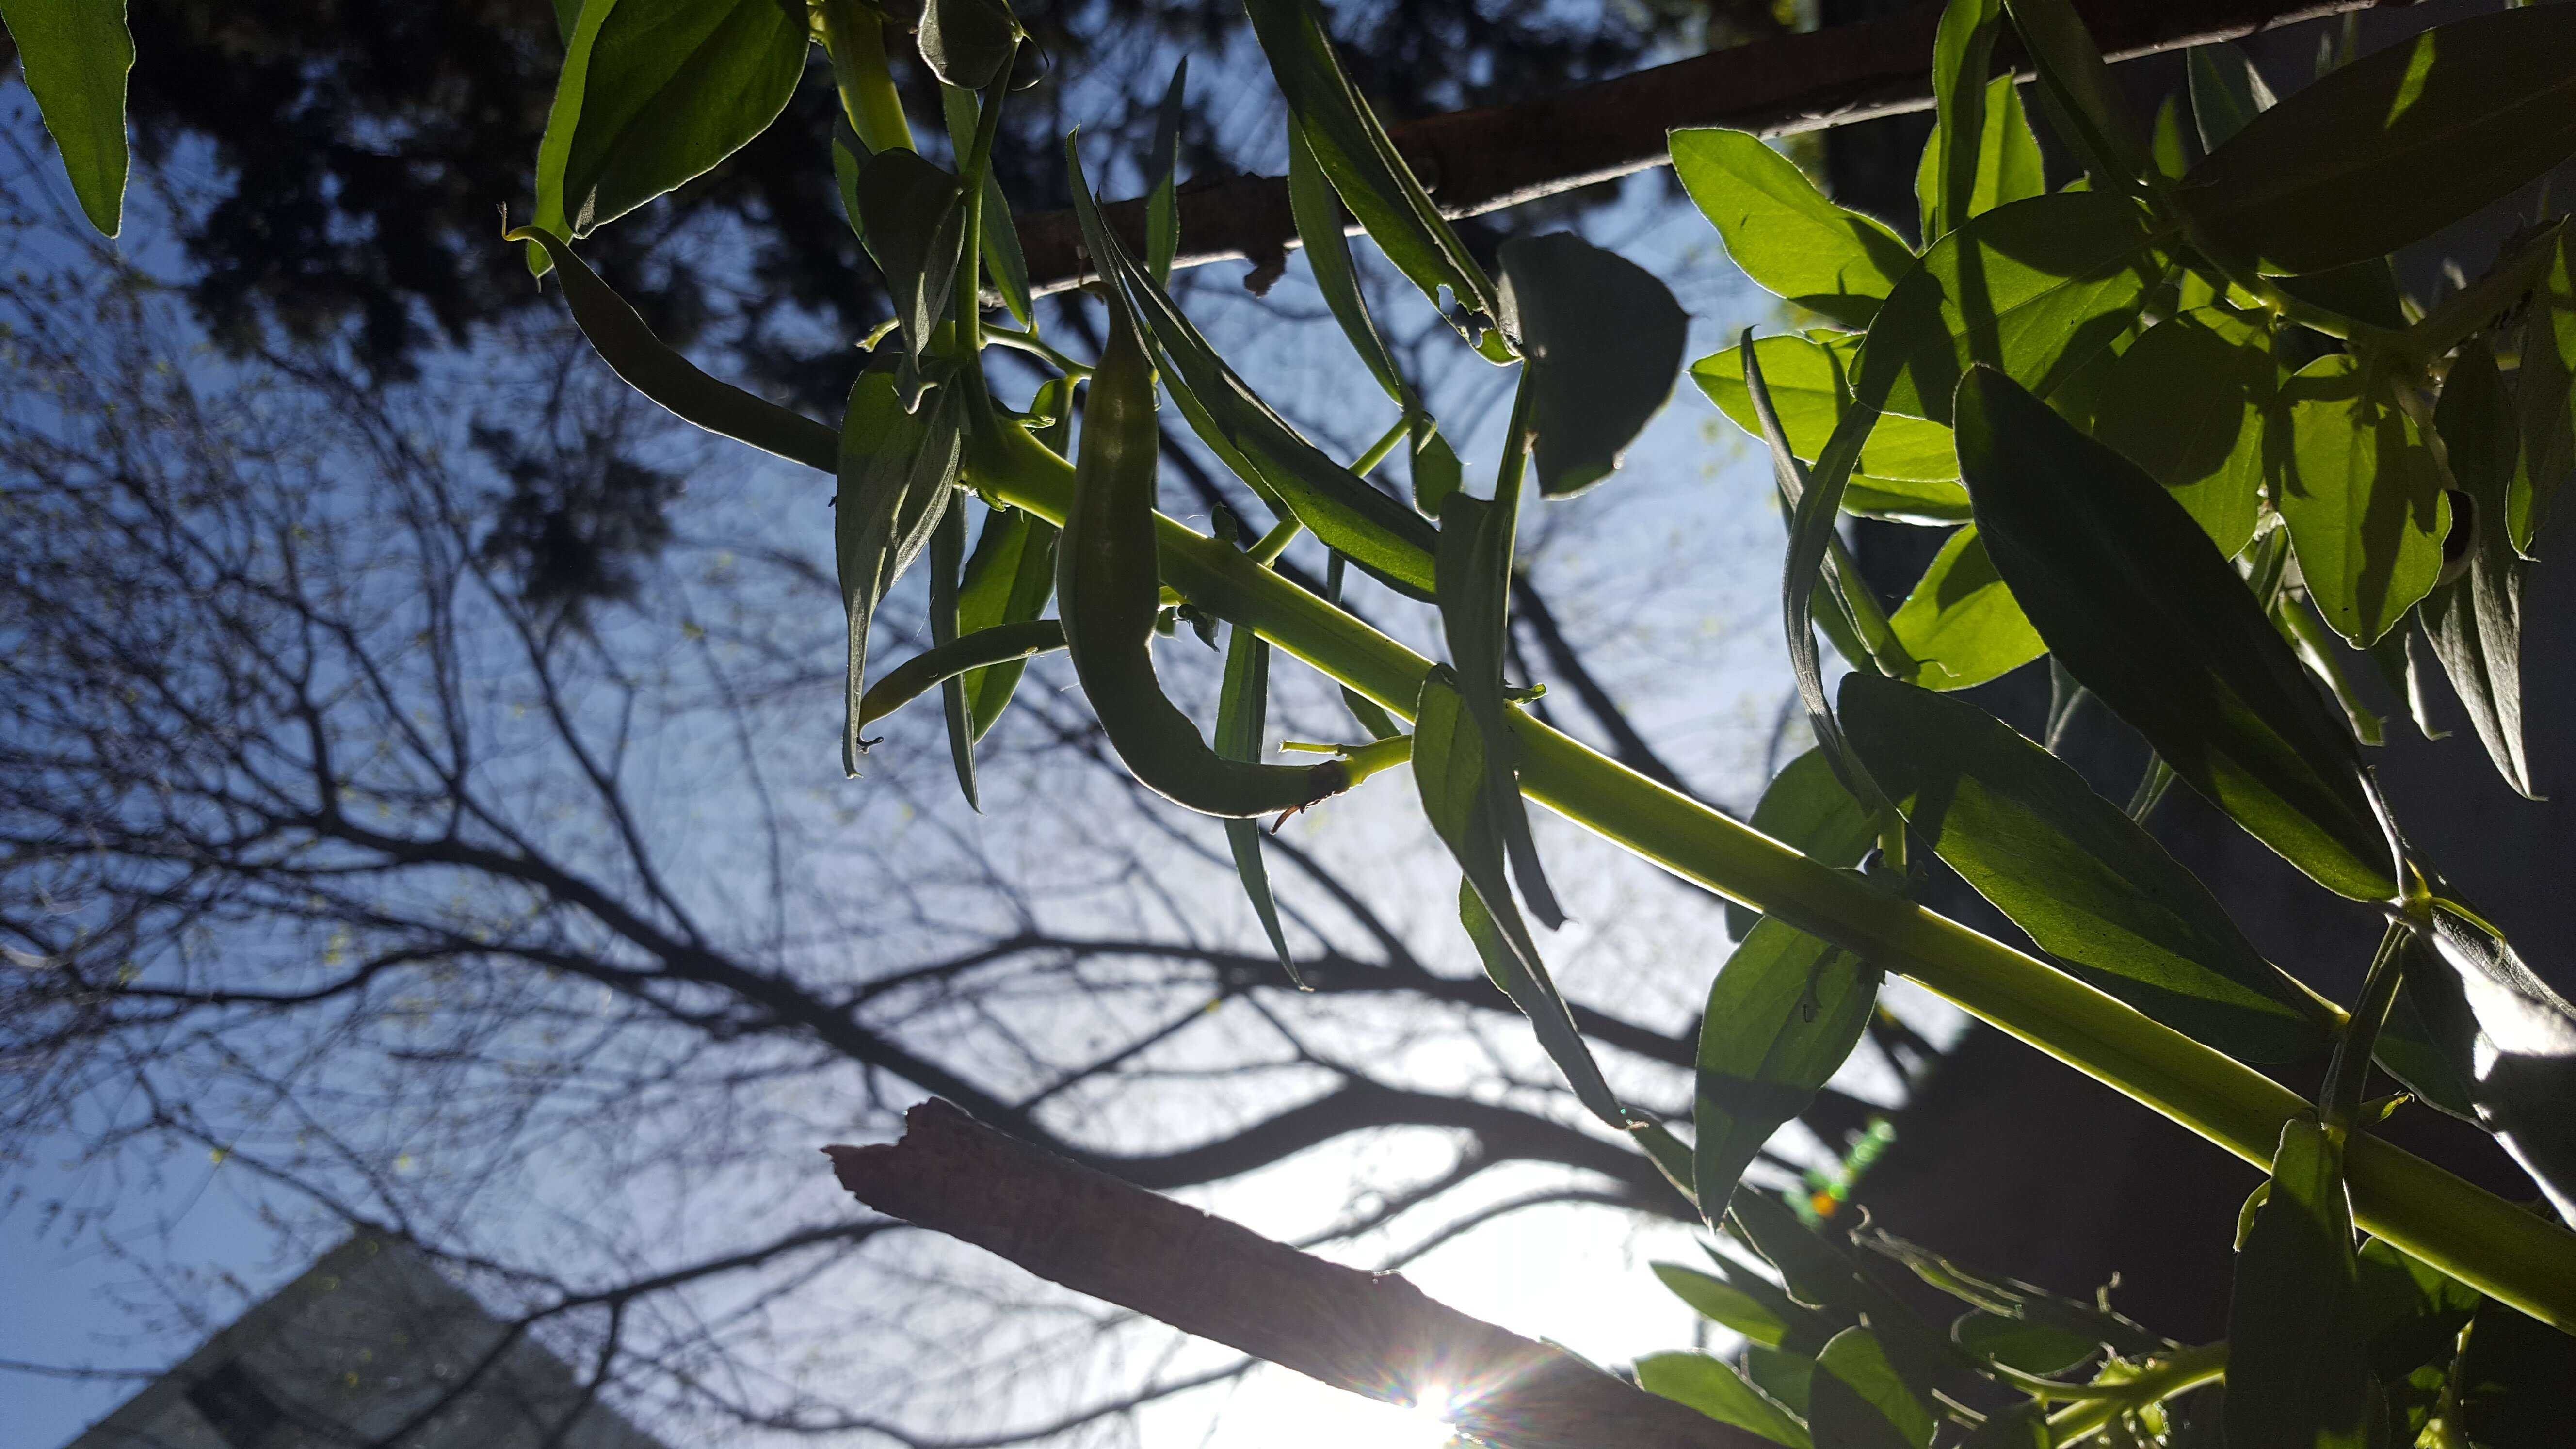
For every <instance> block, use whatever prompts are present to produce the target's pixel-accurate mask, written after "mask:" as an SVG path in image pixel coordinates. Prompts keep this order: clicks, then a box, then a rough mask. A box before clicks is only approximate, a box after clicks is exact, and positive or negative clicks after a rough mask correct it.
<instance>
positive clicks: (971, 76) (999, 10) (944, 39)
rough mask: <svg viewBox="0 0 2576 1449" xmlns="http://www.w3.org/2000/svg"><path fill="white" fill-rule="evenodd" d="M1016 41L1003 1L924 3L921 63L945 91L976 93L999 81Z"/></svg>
mask: <svg viewBox="0 0 2576 1449" xmlns="http://www.w3.org/2000/svg"><path fill="white" fill-rule="evenodd" d="M1019 36H1020V22H1019V21H1018V20H1017V19H1015V18H1013V16H1012V15H1011V7H1010V6H1009V5H1007V4H1005V3H1004V0H923V4H922V7H921V32H920V40H921V59H922V61H923V63H924V64H926V65H928V66H929V67H930V73H931V74H932V75H935V76H937V77H939V79H940V82H941V83H942V84H944V85H952V86H955V87H957V88H958V89H960V90H969V91H980V90H982V89H984V88H985V87H986V86H989V85H991V84H993V83H994V82H995V81H998V80H1000V79H1001V78H1002V74H1003V72H1004V71H1005V70H1007V69H1008V68H1009V66H1010V64H1011V52H1012V47H1013V43H1014V42H1015V41H1017V40H1018V39H1019Z"/></svg>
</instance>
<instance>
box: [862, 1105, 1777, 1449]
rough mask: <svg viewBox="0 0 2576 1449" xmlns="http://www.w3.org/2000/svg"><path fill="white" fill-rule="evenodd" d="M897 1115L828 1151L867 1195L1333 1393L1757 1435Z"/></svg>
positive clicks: (1108, 1184)
mask: <svg viewBox="0 0 2576 1449" xmlns="http://www.w3.org/2000/svg"><path fill="white" fill-rule="evenodd" d="M904 1125H905V1129H906V1130H905V1133H904V1137H903V1140H902V1141H901V1142H898V1143H895V1144H893V1145H890V1146H878V1147H829V1148H826V1149H824V1150H825V1151H826V1152H827V1153H829V1154H830V1155H831V1158H832V1166H833V1170H834V1171H835V1172H836V1173H837V1174H838V1175H839V1177H840V1179H841V1185H842V1186H844V1187H846V1188H848V1189H849V1190H850V1191H851V1192H852V1193H854V1194H856V1195H857V1197H858V1198H859V1200H860V1201H861V1202H864V1203H866V1204H868V1205H869V1206H870V1207H873V1208H875V1209H877V1210H878V1211H879V1212H883V1213H887V1214H890V1215H892V1216H895V1217H899V1218H903V1219H905V1220H906V1221H909V1222H912V1223H914V1224H917V1225H919V1226H921V1227H926V1228H932V1229H935V1230H937V1231H940V1232H944V1233H948V1234H950V1235H952V1236H954V1237H958V1238H962V1239H964V1240H965V1241H967V1242H970V1243H973V1244H975V1245H976V1246H978V1247H981V1248H985V1249H988V1250H990V1251H992V1252H994V1253H998V1254H1000V1255H1001V1256H1003V1257H1005V1258H1008V1259H1009V1260H1011V1261H1012V1262H1014V1263H1017V1264H1019V1265H1020V1266H1021V1267H1023V1268H1026V1269H1028V1270H1029V1271H1030V1272H1033V1273H1035V1274H1037V1275H1038V1276H1039V1277H1042V1278H1045V1279H1048V1280H1050V1281H1052V1282H1056V1283H1061V1284H1063V1285H1064V1286H1065V1287H1067V1288H1071V1289H1073V1290H1075V1291H1076V1292H1080V1293H1087V1294H1090V1295H1091V1296H1093V1297H1095V1298H1102V1299H1106V1300H1108V1301H1109V1302H1112V1303H1116V1304H1119V1305H1121V1306H1123V1307H1128V1308H1133V1309H1135V1310H1137V1311H1138V1312H1140V1313H1144V1314H1147V1315H1150V1316H1151V1317H1154V1318H1158V1319H1160V1320H1162V1321H1163V1322H1165V1323H1168V1324H1171V1325H1172V1326H1173V1327H1175V1328H1179V1329H1182V1330H1184V1331H1186V1332H1189V1333H1194V1334H1197V1335H1198V1336H1200V1337H1202V1338H1208V1339H1213V1340H1215V1341H1216V1342H1218V1343H1222V1344H1225V1345H1227V1346H1228V1347H1231V1348H1237V1349H1241V1350H1242V1351H1244V1352H1245V1353H1249V1354H1252V1355H1254V1356H1255V1357H1258V1358H1264V1359H1268V1360H1269V1361H1270V1362H1272V1363H1275V1364H1279V1365H1281V1366H1282V1367H1285V1368H1291V1369H1294V1370H1296V1371H1297V1372H1299V1373H1302V1374H1306V1375H1308V1376H1309V1377H1312V1378H1316V1379H1320V1380H1322V1381H1323V1382H1324V1383H1327V1384H1330V1385H1332V1386H1333V1387H1334V1388H1338V1389H1345V1390H1348V1391H1349V1392H1351V1393H1355V1394H1366V1395H1367V1396H1369V1397H1370V1398H1374V1399H1382V1400H1385V1401H1387V1402H1389V1403H1396V1404H1405V1405H1422V1406H1426V1407H1433V1408H1443V1407H1445V1411H1446V1413H1445V1417H1448V1418H1449V1419H1450V1421H1451V1422H1453V1423H1455V1424H1456V1425H1457V1426H1458V1427H1459V1428H1460V1430H1462V1431H1463V1432H1465V1433H1468V1434H1472V1435H1474V1436H1475V1437H1477V1438H1479V1439H1483V1440H1485V1441H1486V1442H1488V1443H1491V1444H1495V1445H1499V1446H1502V1449H1609V1446H1621V1449H1625V1446H1631V1445H1636V1446H1645V1445H1655V1446H1675V1449H1679V1446H1686V1445H1687V1446H1707V1449H1753V1446H1755V1445H1757V1444H1759V1443H1761V1442H1762V1441H1761V1440H1759V1439H1757V1438H1755V1437H1754V1436H1753V1435H1751V1434H1748V1433H1745V1432H1744V1431H1743V1430H1740V1429H1737V1428H1734V1427H1733V1426H1731V1425H1727V1424H1721V1423H1719V1422H1717V1421H1716V1420H1714V1419H1710V1418H1707V1417H1705V1416H1703V1415H1701V1414H1699V1413H1698V1412H1696V1411H1694V1410H1692V1409H1689V1408H1685V1407H1684V1406H1682V1405H1680V1404H1677V1403H1673V1402H1672V1401H1670V1400H1667V1399H1659V1398H1657V1397H1655V1396H1654V1395H1652V1394H1649V1393H1647V1392H1645V1391H1644V1390H1642V1389H1639V1388H1637V1387H1636V1386H1634V1385H1632V1384H1629V1383H1628V1382H1626V1381H1625V1380H1622V1379H1617V1378H1613V1377H1611V1376H1610V1375H1608V1374H1605V1373H1602V1372H1601V1371H1599V1370H1598V1369H1595V1368H1593V1367H1591V1366H1590V1365H1588V1364H1585V1363H1583V1362H1581V1361H1580V1360H1578V1359H1575V1358H1574V1357H1572V1356H1571V1355H1568V1354H1566V1353H1564V1352H1563V1351H1561V1350H1559V1349H1555V1348H1552V1347H1549V1346H1547V1345H1544V1344H1540V1343H1534V1342H1532V1341H1530V1340H1529V1339H1526V1338H1522V1337H1521V1336H1520V1335H1518V1334H1515V1333H1510V1332H1507V1331H1505V1330H1503V1329H1500V1328H1496V1327H1495V1326H1494V1325H1492V1324H1490V1323H1485V1322H1483V1321H1481V1320H1478V1319H1474V1318H1470V1317H1468V1316H1467V1315H1466V1314H1463V1313H1460V1312H1458V1311H1457V1310H1456V1309H1453V1308H1449V1307H1447V1306H1445V1305H1443V1304H1440V1303H1437V1302H1434V1301H1433V1300H1431V1299H1430V1298H1427V1297H1425V1296H1424V1295H1423V1293H1422V1291H1421V1290H1420V1289H1418V1288H1415V1287H1414V1286H1413V1285H1412V1284H1411V1283H1408V1282H1406V1281H1405V1280H1404V1279H1403V1278H1400V1277H1398V1276H1396V1275H1394V1274H1392V1273H1368V1272H1363V1271H1361V1270H1359V1269H1356V1268H1346V1267H1343V1266H1341V1265H1340V1264H1338V1263H1328V1262H1326V1261H1324V1260H1323V1259H1321V1258H1314V1257H1309V1256H1307V1255H1306V1254H1304V1253H1300V1252H1298V1251H1297V1250H1296V1249H1294V1248H1290V1247H1288V1246H1286V1245H1284V1244H1281V1243H1276V1242H1272V1241H1271V1240H1270V1239H1268V1238H1264V1237H1261V1236H1260V1235H1258V1234H1256V1233H1253V1232H1251V1231H1250V1230H1248V1229H1246V1228H1243V1227H1241V1226H1238V1225H1237V1224H1234V1223H1231V1222H1228V1221H1226V1220H1225V1219H1223V1218H1218V1217H1212V1216H1210V1215H1208V1214H1206V1213H1203V1212H1200V1211H1198V1210H1197V1209H1196V1208H1191V1207H1186V1206H1183V1205H1182V1204H1180V1203H1176V1202H1173V1201H1171V1200H1170V1199H1168V1198H1162V1197H1157V1196H1155V1195H1154V1194H1152V1193H1148V1192H1140V1191H1138V1190H1137V1189H1136V1188H1134V1187H1131V1186H1129V1185H1127V1184H1125V1183H1122V1182H1119V1181H1117V1180H1115V1179H1113V1178H1110V1177H1106V1176H1104V1175H1102V1174H1099V1173H1095V1172H1090V1171H1087V1170H1085V1169H1083V1168H1082V1167H1080V1166H1077V1165H1076V1164H1074V1163H1071V1162H1067V1161H1065V1160H1063V1159H1061V1158H1057V1157H1052V1156H1049V1155H1047V1154H1045V1153H1043V1152H1040V1151H1038V1150H1037V1149H1035V1148H1032V1147H1029V1146H1027V1145H1026V1144H1024V1143H1021V1142H1017V1141H1014V1140H1013V1139H1011V1138H1009V1137H1005V1136H1004V1135H1002V1134H1001V1133H999V1132H996V1131H994V1130H992V1129H991V1128H988V1127H984V1126H981V1125H979V1124H977V1123H976V1122H975V1121H974V1119H972V1118H970V1117H968V1116H967V1115H966V1114H965V1113H963V1112H960V1111H958V1110H957V1109H956V1108H954V1107H951V1106H949V1105H948V1104H946V1103H944V1102H939V1101H935V1100H934V1101H930V1102H925V1103H923V1104H922V1105H920V1106H917V1107H915V1108H913V1109H912V1110H911V1111H909V1112H907V1113H906V1114H905V1115H904Z"/></svg>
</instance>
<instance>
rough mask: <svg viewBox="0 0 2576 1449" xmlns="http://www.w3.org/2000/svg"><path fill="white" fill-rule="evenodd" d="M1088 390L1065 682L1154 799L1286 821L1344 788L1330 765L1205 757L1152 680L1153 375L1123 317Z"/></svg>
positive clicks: (1066, 608)
mask: <svg viewBox="0 0 2576 1449" xmlns="http://www.w3.org/2000/svg"><path fill="white" fill-rule="evenodd" d="M1110 310H1111V316H1110V329H1109V348H1108V351H1107V353H1106V354H1105V355H1103V356H1102V358H1101V360H1100V370H1099V371H1098V373H1096V374H1095V375H1094V376H1093V377H1092V380H1091V402H1090V407H1089V410H1088V411H1087V413H1086V414H1085V417H1084V422H1083V429H1082V444H1081V451H1080V454H1079V456H1078V457H1077V458H1076V460H1075V464H1074V472H1073V503H1072V506H1071V508H1070V509H1069V510H1068V511H1067V513H1066V515H1065V520H1064V536H1063V538H1062V539H1061V540H1059V542H1058V544H1057V549H1056V598H1057V601H1058V608H1059V609H1060V610H1061V612H1062V614H1063V616H1064V636H1065V643H1066V644H1067V645H1068V646H1070V648H1071V649H1072V651H1073V668H1074V673H1075V674H1076V675H1078V676H1080V678H1081V680H1082V690H1083V693H1084V694H1086V695H1088V696H1090V698H1091V707H1092V710H1093V711H1094V712H1095V713H1097V714H1098V715H1099V717H1100V727H1101V729H1102V730H1103V731H1105V732H1106V733H1107V734H1108V736H1109V743H1110V745H1111V746H1112V747H1113V748H1115V749H1116V750H1117V751H1118V757H1119V758H1120V759H1121V760H1124V761H1125V762H1126V764H1127V768H1128V769H1129V770H1131V771H1133V772H1134V773H1135V776H1136V778H1137V779H1138V780H1141V781H1143V782H1144V784H1145V785H1146V787H1147V788H1149V789H1151V790H1153V791H1154V792H1155V793H1156V794H1158V795H1161V796H1163V797H1164V798H1166V799H1168V800H1170V801H1172V802H1173V803H1174V804H1177V805H1181V806H1185V807H1187V808H1189V809H1192V810H1196V811H1199V812H1201V813H1203V814H1207V815H1221V816H1230V817H1237V818H1239V817H1242V816H1248V815H1266V814H1269V813H1271V812H1273V811H1286V810H1296V809H1300V808H1302V807H1304V806H1307V805H1311V804H1313V803H1315V802H1316V801H1318V800H1321V799H1323V798H1325V797H1326V796H1328V795H1338V794H1340V793H1341V792H1342V791H1343V790H1345V789H1347V788H1349V783H1350V771H1349V769H1348V767H1347V766H1345V765H1344V764H1343V762H1342V761H1340V760H1327V761H1324V762H1323V763H1321V764H1316V765H1255V764H1248V763H1245V762H1243V761H1240V760H1229V759H1226V758H1224V757H1223V756H1221V755H1219V754H1217V752H1216V751H1214V750H1212V749H1210V748H1208V744H1207V741H1206V740H1205V739H1203V738H1201V737H1200V735H1199V729H1198V726H1197V725H1195V724H1193V723H1191V722H1190V717H1189V716H1188V715H1185V714H1183V713H1181V711H1180V709H1179V707H1178V706H1176V705H1174V704H1173V703H1172V701H1171V700H1170V699H1169V698H1168V697H1167V696H1165V695H1164V693H1163V686H1162V681H1161V680H1159V679H1158V678H1156V677H1155V674H1154V654H1153V638H1154V615H1155V612H1156V610H1157V609H1158V608H1159V607H1160V605H1161V602H1162V585H1161V581H1160V579H1159V578H1158V576H1157V573H1156V566H1155V544H1154V475H1155V470H1156V465H1157V462H1158V455H1159V453H1160V450H1161V446H1162V438H1161V432H1160V430H1159V429H1158V428H1157V427H1156V426H1155V424H1154V374H1153V369H1152V367H1151V365H1150V364H1149V363H1147V362H1146V360H1145V349H1144V345H1143V343H1142V342H1141V341H1140V340H1139V339H1138V338H1137V336H1136V330H1135V324H1134V322H1133V321H1131V320H1130V319H1129V318H1127V317H1126V316H1125V315H1124V309H1123V308H1118V307H1112V308H1111V309H1110Z"/></svg>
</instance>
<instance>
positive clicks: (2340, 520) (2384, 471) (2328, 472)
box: [2276, 353, 2451, 646]
mask: <svg viewBox="0 0 2576 1449" xmlns="http://www.w3.org/2000/svg"><path fill="white" fill-rule="evenodd" d="M2278 408H2279V412H2280V416H2281V420H2282V423H2283V426H2284V427H2285V428H2286V430H2287V431H2286V436H2287V444H2288V446H2287V449H2286V453H2285V458H2284V465H2283V467H2282V469H2281V472H2280V474H2279V477H2278V479H2277V491H2276V501H2277V503H2278V505H2279V507H2280V510H2281V517H2282V519H2283V520H2284V521H2286V522H2287V523H2288V524H2289V525H2290V546H2291V548H2292V550H2293V551H2295V552H2296V553H2297V554H2298V558H2299V572H2300V574H2301V575H2302V576H2303V577H2305V578H2306V580H2307V585H2308V593H2309V595H2310V597H2312V598H2314V599H2315V600H2316V601H2317V610H2318V612H2320V613H2322V614H2324V615H2325V618H2326V622H2327V623H2328V624H2331V625H2333V626H2334V630H2335V632H2336V633H2338V634H2341V635H2343V636H2344V637H2345V638H2347V639H2349V640H2351V641H2352V642H2353V643H2354V644H2356V645H2362V646H2367V645H2369V644H2371V643H2372V642H2374V641H2376V640H2377V639H2378V638H2379V636H2381V635H2382V634H2385V633H2387V632H2388V631H2389V629H2390V628H2391V627H2392V626H2394V625H2395V624H2396V623H2397V621H2398V620H2399V619H2400V618H2402V617H2404V616H2405V613H2406V611H2407V610H2408V609H2411V608H2413V607H2415V605H2416V603H2417V602H2418V601H2419V600H2421V599H2422V598H2423V597H2424V595H2425V594H2427V593H2429V592H2430V591H2431V590H2432V587H2433V581H2434V579H2435V577H2436V576H2437V575H2439V574H2440V573H2441V571H2442V535H2443V534H2444V533H2445V532H2446V531H2448V529H2449V528H2450V519H2451V507H2450V502H2449V500H2447V499H2445V498H2444V497H2443V496H2442V475H2441V470H2440V467H2439V465H2437V464H2436V463H2435V462H2434V461H2433V453H2432V450H2431V449H2429V448H2427V447H2426V446H2425V445H2424V440H2423V437H2422V435H2421V434H2420V433H2419V432H2418V431H2417V430H2416V426H2415V420H2414V419H2413V418H2411V417H2408V416H2407V415H2406V411H2405V409H2404V408H2402V407H2400V406H2399V405H2398V402H2397V397H2396V394H2395V392H2394V391H2393V384H2392V383H2391V382H2390V380H2389V379H2387V378H2386V377H2385V376H2383V375H2382V374H2380V373H2379V372H2377V371H2376V370H2374V369H2373V368H2371V367H2370V366H2368V365H2367V364H2364V363H2362V362H2360V361H2359V360H2357V359H2355V358H2354V357H2352V356H2351V355H2350V354H2349V353H2333V354H2330V355H2328V356H2325V357H2320V358H2318V359H2317V360H2316V361H2314V362H2311V363H2309V364H2308V365H2307V366H2305V367H2303V368H2300V369H2299V370H2298V371H2297V372H2296V373H2294V374H2292V375H2291V376H2290V378H2289V379H2288V380H2287V381H2285V382H2283V383H2282V384H2281V394H2280V401H2279V403H2278Z"/></svg>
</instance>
